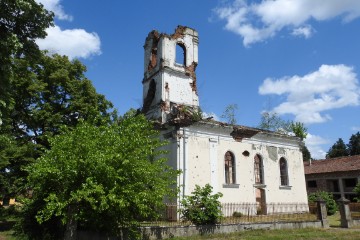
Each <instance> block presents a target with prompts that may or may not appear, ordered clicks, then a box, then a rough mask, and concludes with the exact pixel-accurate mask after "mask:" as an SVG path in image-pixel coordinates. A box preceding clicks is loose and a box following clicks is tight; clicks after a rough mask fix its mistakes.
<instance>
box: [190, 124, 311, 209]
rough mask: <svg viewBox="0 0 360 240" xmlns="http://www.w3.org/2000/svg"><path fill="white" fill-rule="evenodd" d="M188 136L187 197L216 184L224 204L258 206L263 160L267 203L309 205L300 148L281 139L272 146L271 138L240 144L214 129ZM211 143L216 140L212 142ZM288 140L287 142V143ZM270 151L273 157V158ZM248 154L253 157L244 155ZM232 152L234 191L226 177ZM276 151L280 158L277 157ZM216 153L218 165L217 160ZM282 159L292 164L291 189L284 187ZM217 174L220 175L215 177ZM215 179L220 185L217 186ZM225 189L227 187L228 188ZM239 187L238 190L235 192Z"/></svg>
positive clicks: (195, 128) (289, 165)
mask: <svg viewBox="0 0 360 240" xmlns="http://www.w3.org/2000/svg"><path fill="white" fill-rule="evenodd" d="M186 136H187V150H186V151H187V160H186V162H187V169H186V171H187V173H186V174H187V178H186V193H187V194H189V193H190V192H191V191H192V190H193V189H194V187H195V185H196V184H198V185H200V186H204V185H205V184H207V183H209V184H212V186H213V188H214V190H215V192H218V191H219V192H222V193H223V195H224V196H223V198H222V199H221V201H222V202H224V203H230V202H235V203H255V201H256V197H255V189H256V188H255V187H254V183H255V181H254V156H255V155H256V154H259V155H261V156H262V159H263V165H264V184H265V185H266V186H265V187H264V190H265V194H266V202H267V203H305V204H306V203H307V194H306V188H305V178H304V170H303V165H302V155H301V152H300V150H299V147H298V146H296V145H293V144H292V145H291V144H289V142H287V141H284V144H280V143H279V139H277V140H276V141H275V140H274V142H276V143H275V144H274V143H271V139H270V138H269V137H268V138H269V139H268V140H267V141H265V142H258V141H251V140H246V139H244V140H243V141H242V142H236V141H234V140H233V138H232V137H230V136H229V135H227V133H224V134H223V135H221V134H219V132H213V131H212V129H201V127H200V128H199V127H193V126H191V127H189V128H187V131H186ZM211 139H215V140H213V141H211ZM285 140H286V139H285ZM269 147H270V148H272V153H273V154H269ZM245 150H246V151H248V152H249V153H250V155H249V156H248V157H246V156H244V155H243V154H242V153H243V152H244V151H245ZM226 151H231V152H232V153H233V154H234V156H235V160H236V183H237V184H238V186H236V185H233V186H232V188H227V187H226V186H228V185H225V177H224V155H225V153H226ZM274 151H275V152H276V154H275V155H274ZM210 153H212V154H214V153H216V154H217V156H216V159H217V161H216V163H215V164H214V162H212V161H213V159H214V156H212V155H210ZM280 157H285V159H286V160H287V163H288V175H289V187H286V188H283V187H281V186H280V169H279V160H280ZM214 171H216V173H214ZM214 179H217V182H216V183H215V184H214ZM224 186H225V187H224ZM234 187H235V188H234Z"/></svg>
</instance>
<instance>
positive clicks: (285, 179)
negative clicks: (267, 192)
mask: <svg viewBox="0 0 360 240" xmlns="http://www.w3.org/2000/svg"><path fill="white" fill-rule="evenodd" d="M279 165H280V184H281V186H288V185H289V176H288V166H287V161H286V159H285V158H283V157H282V158H280V162H279Z"/></svg>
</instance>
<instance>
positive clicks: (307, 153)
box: [301, 144, 311, 161]
mask: <svg viewBox="0 0 360 240" xmlns="http://www.w3.org/2000/svg"><path fill="white" fill-rule="evenodd" d="M301 152H302V155H303V161H309V160H310V159H311V153H310V151H309V149H308V148H307V147H306V145H305V144H304V146H302V147H301Z"/></svg>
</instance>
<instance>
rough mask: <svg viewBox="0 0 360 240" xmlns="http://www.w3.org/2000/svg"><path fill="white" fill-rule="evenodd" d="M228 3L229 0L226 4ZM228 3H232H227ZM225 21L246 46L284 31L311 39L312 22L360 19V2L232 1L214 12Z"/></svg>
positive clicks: (301, 0)
mask: <svg viewBox="0 0 360 240" xmlns="http://www.w3.org/2000/svg"><path fill="white" fill-rule="evenodd" d="M225 2H226V1H225ZM227 2H229V1H227ZM248 2H249V3H248ZM214 11H215V13H216V14H217V16H218V17H219V18H220V19H223V20H225V21H226V25H225V29H227V30H229V31H231V32H234V33H236V34H238V35H240V36H242V37H243V44H244V45H245V46H249V45H250V44H252V43H256V42H261V41H264V40H266V39H268V38H270V37H273V36H275V35H276V34H277V33H278V32H279V31H281V30H283V29H289V30H290V31H291V32H292V34H293V35H295V36H305V37H306V36H308V37H310V36H311V33H312V32H313V31H310V29H312V28H309V26H310V25H309V24H308V22H309V20H313V19H314V20H317V21H324V20H328V19H331V18H334V17H337V16H340V17H342V19H343V22H349V21H351V20H353V19H355V18H357V17H359V16H360V1H359V0H326V1H324V0H261V1H257V2H251V1H246V0H230V4H227V5H225V3H224V1H223V5H222V6H220V7H218V8H216V9H214Z"/></svg>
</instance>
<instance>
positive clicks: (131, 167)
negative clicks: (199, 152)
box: [22, 113, 177, 238]
mask: <svg viewBox="0 0 360 240" xmlns="http://www.w3.org/2000/svg"><path fill="white" fill-rule="evenodd" d="M158 136H159V134H158V131H155V130H153V127H152V125H151V123H150V122H148V121H147V120H146V118H145V117H144V116H143V115H137V116H135V115H134V114H132V113H130V114H127V115H126V116H125V117H123V118H122V119H121V120H120V121H119V122H118V123H115V124H112V125H101V126H95V125H92V124H89V123H85V122H84V123H81V124H79V125H78V126H77V127H76V128H74V129H69V128H67V129H66V130H65V131H64V133H63V134H61V135H58V136H56V137H53V138H51V139H50V142H51V146H52V147H51V149H50V150H49V151H47V152H46V154H45V155H44V156H42V157H41V158H40V159H39V160H38V161H37V162H36V163H34V164H32V165H31V166H30V167H29V168H28V171H29V177H28V179H29V187H30V188H31V189H33V191H34V193H33V197H32V199H31V200H30V201H29V202H28V203H27V204H26V206H25V212H24V218H23V219H22V231H23V232H25V233H26V234H27V235H28V236H30V237H35V238H41V237H43V236H44V234H49V233H52V234H55V233H53V232H52V231H49V230H48V229H46V227H51V226H49V224H48V223H52V224H51V225H52V226H54V225H55V226H60V229H65V228H66V231H65V237H66V236H68V235H67V234H68V233H70V232H71V231H74V232H76V227H77V226H82V228H88V229H92V230H98V231H105V232H107V233H109V234H110V233H111V234H116V232H117V230H118V227H119V226H121V227H129V226H137V223H138V221H139V220H142V219H145V218H150V217H156V216H157V215H158V210H159V209H160V208H161V207H163V199H164V197H165V196H168V197H169V196H174V195H175V193H176V189H174V188H172V187H171V186H172V184H175V180H176V175H177V172H176V171H175V170H172V169H171V168H170V167H168V166H167V165H166V164H165V162H166V159H165V158H164V157H163V154H164V153H165V152H164V151H161V150H159V148H160V147H162V146H164V144H166V143H165V142H163V141H161V140H159V137H158ZM32 214H33V215H34V214H35V217H34V216H32V217H31V215H32ZM29 219H30V220H29ZM35 219H36V221H37V222H34V221H35ZM55 223H56V224H55ZM60 234H61V233H58V235H60ZM54 237H55V236H54V235H52V238H54Z"/></svg>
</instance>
